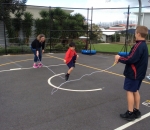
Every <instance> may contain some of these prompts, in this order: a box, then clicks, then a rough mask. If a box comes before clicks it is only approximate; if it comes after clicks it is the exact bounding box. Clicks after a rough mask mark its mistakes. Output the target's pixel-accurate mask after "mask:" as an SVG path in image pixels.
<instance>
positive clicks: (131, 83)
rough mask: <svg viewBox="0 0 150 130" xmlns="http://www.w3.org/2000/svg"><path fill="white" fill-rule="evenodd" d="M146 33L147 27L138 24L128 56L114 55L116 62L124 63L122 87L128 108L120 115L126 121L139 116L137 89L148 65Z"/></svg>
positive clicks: (138, 94)
mask: <svg viewBox="0 0 150 130" xmlns="http://www.w3.org/2000/svg"><path fill="white" fill-rule="evenodd" d="M147 34H148V28H147V27H145V26H138V27H137V28H136V31H135V38H136V44H135V45H134V46H133V47H132V48H131V51H130V53H129V56H126V57H120V56H119V55H116V56H115V62H116V63H117V62H120V63H123V64H126V66H125V70H124V75H125V81H124V89H125V90H126V93H127V103H128V110H127V111H126V112H125V113H124V114H120V117H121V118H124V119H126V120H128V121H132V120H135V119H136V118H139V117H141V112H140V111H139V107H140V93H139V89H140V86H141V83H142V80H143V79H144V78H145V75H146V71H147V66H148V48H147V45H146V37H147Z"/></svg>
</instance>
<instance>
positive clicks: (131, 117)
mask: <svg viewBox="0 0 150 130" xmlns="http://www.w3.org/2000/svg"><path fill="white" fill-rule="evenodd" d="M120 117H121V118H124V119H126V120H127V121H133V120H135V116H134V113H133V112H132V113H129V111H127V112H126V113H124V114H120Z"/></svg>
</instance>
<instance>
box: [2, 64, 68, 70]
mask: <svg viewBox="0 0 150 130" xmlns="http://www.w3.org/2000/svg"><path fill="white" fill-rule="evenodd" d="M60 65H65V64H58V65H49V66H43V68H47V67H53V66H60ZM29 69H35V68H33V67H29V68H13V69H9V70H1V71H0V72H9V71H16V70H29ZM37 69H38V68H37Z"/></svg>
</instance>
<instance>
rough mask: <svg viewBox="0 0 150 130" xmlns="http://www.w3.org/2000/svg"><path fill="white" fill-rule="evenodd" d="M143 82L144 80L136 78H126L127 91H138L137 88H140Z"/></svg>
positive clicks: (125, 87) (125, 86)
mask: <svg viewBox="0 0 150 130" xmlns="http://www.w3.org/2000/svg"><path fill="white" fill-rule="evenodd" d="M141 83H142V80H134V79H129V78H125V80H124V89H125V90H126V91H130V92H136V91H137V90H139V89H140V86H141Z"/></svg>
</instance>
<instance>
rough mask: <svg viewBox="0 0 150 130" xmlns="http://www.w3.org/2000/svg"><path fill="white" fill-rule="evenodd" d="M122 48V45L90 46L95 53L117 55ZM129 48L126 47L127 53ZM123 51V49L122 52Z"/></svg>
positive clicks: (149, 45) (149, 48)
mask: <svg viewBox="0 0 150 130" xmlns="http://www.w3.org/2000/svg"><path fill="white" fill-rule="evenodd" d="M147 46H148V50H149V54H150V44H147ZM123 47H124V45H121V44H93V45H91V48H92V49H94V48H95V50H96V51H97V52H112V53H113V52H115V53H118V52H120V51H121V49H122V48H123ZM130 48H131V47H130V46H128V51H130ZM122 51H124V48H123V50H122Z"/></svg>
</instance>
